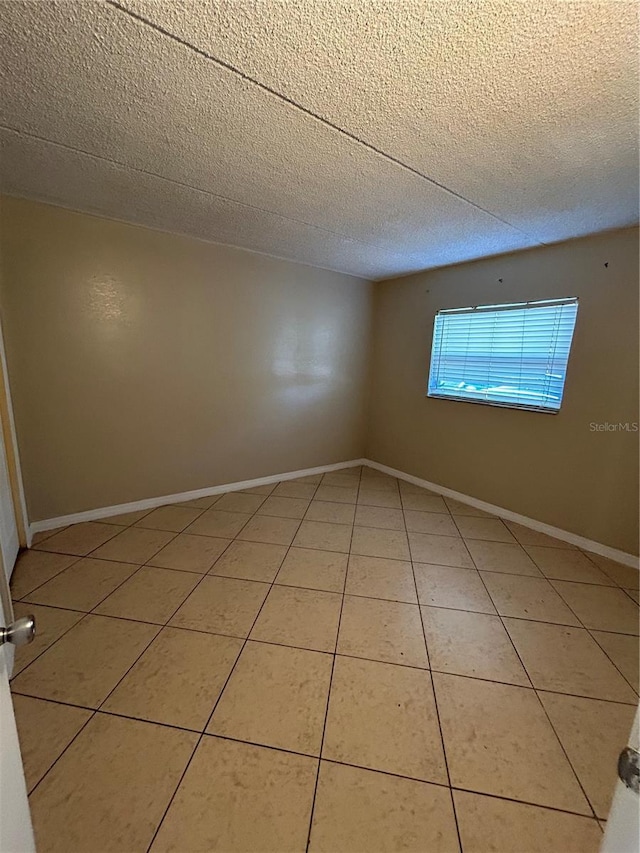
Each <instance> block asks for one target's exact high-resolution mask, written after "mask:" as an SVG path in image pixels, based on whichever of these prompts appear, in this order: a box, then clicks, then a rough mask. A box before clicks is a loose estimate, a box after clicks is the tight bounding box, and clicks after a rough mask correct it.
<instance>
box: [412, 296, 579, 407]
mask: <svg viewBox="0 0 640 853" xmlns="http://www.w3.org/2000/svg"><path fill="white" fill-rule="evenodd" d="M577 311H578V300H577V299H575V298H571V299H557V300H550V301H547V302H529V303H517V304H508V305H485V306H479V307H477V308H461V309H451V310H446V311H439V312H438V313H437V314H436V318H435V322H434V330H433V344H432V349H431V368H430V371H429V388H428V395H429V396H430V397H452V398H455V399H460V400H472V401H476V402H490V403H491V402H493V403H496V404H499V405H511V406H520V407H523V408H535V409H546V410H550V411H558V409H559V408H560V404H561V402H562V394H563V391H564V383H565V377H566V372H567V363H568V360H569V352H570V350H571V341H572V338H573V330H574V327H575V322H576V316H577Z"/></svg>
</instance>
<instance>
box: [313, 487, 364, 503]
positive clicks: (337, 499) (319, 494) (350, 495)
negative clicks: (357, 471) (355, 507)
mask: <svg viewBox="0 0 640 853" xmlns="http://www.w3.org/2000/svg"><path fill="white" fill-rule="evenodd" d="M357 497H358V488H357V486H351V487H349V488H347V489H345V488H343V487H342V486H325V485H320V486H318V490H317V491H316V493H315V495H314V498H315V499H316V500H318V501H330V502H333V503H338V504H354V503H355V502H356V499H357Z"/></svg>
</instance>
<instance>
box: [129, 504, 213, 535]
mask: <svg viewBox="0 0 640 853" xmlns="http://www.w3.org/2000/svg"><path fill="white" fill-rule="evenodd" d="M201 514H202V510H199V509H194V508H193V507H188V506H159V507H158V508H157V509H154V510H152V511H151V512H150V513H148V515H145V516H144V518H141V519H140V521H137V522H136V524H135V526H136V527H145V528H148V529H149V530H167V531H169V532H173V533H180V532H181V531H182V530H184V529H185V527H188V525H189V524H191V522H192V521H195V520H196V518H197V517H198V516H199V515H201Z"/></svg>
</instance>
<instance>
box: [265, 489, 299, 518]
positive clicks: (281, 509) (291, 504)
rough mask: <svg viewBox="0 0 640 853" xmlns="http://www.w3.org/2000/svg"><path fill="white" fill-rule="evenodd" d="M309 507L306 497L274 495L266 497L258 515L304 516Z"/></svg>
mask: <svg viewBox="0 0 640 853" xmlns="http://www.w3.org/2000/svg"><path fill="white" fill-rule="evenodd" d="M308 508H309V501H307V500H305V499H304V498H287V497H282V496H280V495H274V496H272V497H269V498H267V499H266V501H265V502H264V503H263V504H262V506H261V507H260V509H259V510H258V515H273V516H277V517H279V518H302V517H303V516H304V514H305V512H306V511H307V509H308Z"/></svg>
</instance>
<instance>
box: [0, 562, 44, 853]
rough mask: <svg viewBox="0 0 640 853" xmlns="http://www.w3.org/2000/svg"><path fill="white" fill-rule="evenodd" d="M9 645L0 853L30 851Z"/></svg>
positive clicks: (1, 674) (1, 671)
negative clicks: (12, 691) (11, 680)
mask: <svg viewBox="0 0 640 853" xmlns="http://www.w3.org/2000/svg"><path fill="white" fill-rule="evenodd" d="M4 582H5V581H4V576H2V577H0V583H4ZM2 621H3V622H4V619H3V620H2ZM8 645H10V644H9V643H5V644H3V645H2V646H0V853H33V851H35V849H36V848H35V844H34V841H33V829H32V827H31V815H30V813H29V801H28V799H27V785H26V782H25V779H24V770H23V767H22V756H21V755H20V746H19V744H18V733H17V731H16V720H15V717H14V714H13V703H12V701H11V693H10V692H9V673H8V668H7V655H6V653H5V648H6V647H7V646H8Z"/></svg>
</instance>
